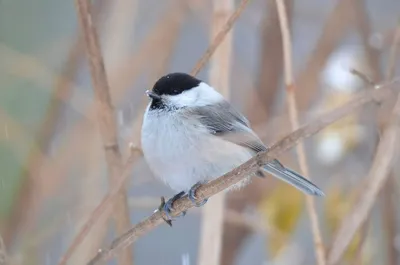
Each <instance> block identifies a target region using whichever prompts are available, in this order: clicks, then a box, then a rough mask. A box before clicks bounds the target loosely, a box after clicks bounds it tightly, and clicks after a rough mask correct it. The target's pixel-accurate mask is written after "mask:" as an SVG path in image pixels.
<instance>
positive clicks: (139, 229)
mask: <svg viewBox="0 0 400 265" xmlns="http://www.w3.org/2000/svg"><path fill="white" fill-rule="evenodd" d="M399 80H400V79H399V78H397V79H395V80H393V81H392V82H389V83H386V84H382V85H380V86H378V87H377V88H376V89H368V90H366V91H364V92H362V93H359V94H358V95H356V96H355V97H354V98H353V99H352V100H350V101H349V102H347V103H345V104H343V105H342V106H341V107H339V108H336V109H334V110H332V111H330V112H328V113H326V114H324V115H322V116H320V117H319V118H318V119H317V120H315V121H314V122H311V123H309V124H305V125H303V126H301V127H300V128H299V129H297V130H296V131H294V132H292V133H290V134H289V135H287V136H286V137H284V138H282V139H281V140H280V141H278V142H276V143H275V144H273V145H272V146H271V147H270V148H269V150H268V151H267V152H261V153H259V154H257V155H256V156H255V157H253V158H251V159H250V160H248V161H247V162H246V163H244V164H242V165H241V166H239V167H237V168H235V169H234V170H232V171H230V172H228V173H226V174H225V175H223V176H221V177H219V178H218V179H215V180H213V181H211V182H209V183H207V184H205V185H202V186H200V187H199V188H198V190H197V194H196V195H197V197H198V199H199V200H202V199H205V198H209V197H211V196H213V195H215V194H217V193H218V192H220V191H222V190H224V189H226V188H228V187H229V186H232V185H234V184H235V183H237V182H239V181H241V180H242V179H244V178H245V177H247V176H248V175H250V174H253V173H255V172H256V171H257V170H258V168H259V167H260V166H261V165H263V164H265V163H266V162H268V161H270V160H272V159H274V157H277V156H278V155H280V154H282V153H283V152H285V151H286V150H288V149H290V148H292V147H294V146H295V145H296V144H298V143H299V142H300V141H301V140H303V139H304V138H307V137H310V136H311V135H313V134H315V133H317V132H319V131H320V130H322V129H323V128H325V127H327V126H328V125H330V124H332V123H334V122H335V121H337V120H339V119H341V118H343V117H345V116H346V115H348V114H350V113H352V112H354V111H356V110H358V109H360V108H361V107H363V106H364V105H365V104H367V103H370V102H380V101H383V100H385V99H387V98H389V97H390V96H393V93H392V92H393V90H394V88H396V86H397V85H398V83H399ZM128 174H129V171H127V170H125V171H124V173H123V176H122V178H123V179H124V178H125V177H126V176H127V175H128ZM115 189H118V187H115V188H114V190H113V192H115ZM112 194H113V193H111V194H110V196H112ZM192 207H193V204H192V202H191V201H190V200H189V198H188V197H187V196H185V197H183V198H181V199H179V200H177V201H176V202H175V203H174V204H173V209H174V210H173V211H172V212H171V216H173V217H174V216H177V215H179V214H180V213H182V212H184V211H187V210H188V209H190V208H192ZM163 218H166V216H165V214H164V212H160V211H156V212H155V213H154V214H152V215H151V216H150V217H148V218H146V219H145V220H143V221H141V222H139V223H138V224H137V225H135V226H134V227H132V228H131V229H130V230H128V231H126V232H125V233H124V234H123V235H121V236H120V237H118V238H117V239H115V240H114V241H113V242H112V243H111V245H110V246H109V247H108V248H106V249H103V250H99V252H98V254H97V255H96V256H95V257H94V258H93V259H92V260H91V261H90V262H89V263H88V265H95V264H99V263H100V262H102V261H105V260H107V259H109V258H111V257H113V256H115V255H116V252H118V251H119V250H121V249H124V248H126V247H128V246H129V245H130V244H132V243H133V242H134V241H136V240H137V239H138V238H139V237H141V236H143V235H144V234H146V233H148V232H149V231H151V230H152V229H154V228H155V227H157V226H159V225H160V224H162V223H164V219H163Z"/></svg>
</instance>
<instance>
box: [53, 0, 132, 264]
mask: <svg viewBox="0 0 400 265" xmlns="http://www.w3.org/2000/svg"><path fill="white" fill-rule="evenodd" d="M75 5H76V9H77V13H78V18H79V21H80V26H81V29H82V33H83V36H84V40H85V46H86V53H87V58H88V61H89V66H90V72H91V76H92V84H93V89H94V95H95V100H96V107H97V115H98V123H99V129H100V134H101V136H102V140H103V145H104V148H105V155H106V161H107V165H108V171H109V178H110V182H111V183H113V182H115V181H116V180H117V178H118V177H119V176H120V175H121V173H122V170H123V164H122V156H121V152H120V150H119V146H118V132H117V123H116V121H115V117H114V110H113V106H112V103H111V97H110V88H109V85H108V80H107V76H106V72H105V67H104V62H103V58H102V55H101V50H100V45H99V40H98V36H97V32H96V29H95V26H94V24H93V20H92V10H91V4H90V2H89V1H88V0H76V1H75ZM116 200H117V202H116V204H115V209H114V221H115V223H116V229H117V233H119V234H120V233H123V231H124V230H126V229H127V228H128V227H129V226H130V219H129V207H128V202H127V198H126V192H125V190H124V189H121V190H120V192H119V194H118V196H117V197H116ZM72 249H73V248H72ZM70 253H72V252H70ZM64 257H68V256H67V255H66V256H64ZM118 258H119V259H118V260H119V264H121V265H132V264H133V258H132V253H131V251H130V249H126V250H125V251H123V252H122V253H121V255H120V256H119V257H118ZM66 260H67V259H64V262H63V260H62V261H61V262H60V264H64V263H65V262H66Z"/></svg>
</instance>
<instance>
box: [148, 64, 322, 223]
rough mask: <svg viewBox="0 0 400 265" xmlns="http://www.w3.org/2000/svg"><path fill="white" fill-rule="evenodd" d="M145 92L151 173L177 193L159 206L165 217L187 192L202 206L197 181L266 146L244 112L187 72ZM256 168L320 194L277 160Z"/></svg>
mask: <svg viewBox="0 0 400 265" xmlns="http://www.w3.org/2000/svg"><path fill="white" fill-rule="evenodd" d="M146 94H147V96H148V97H149V104H148V105H147V107H146V110H145V113H144V117H143V123H142V130H141V145H142V150H143V154H144V158H145V161H146V162H147V164H148V165H149V168H150V170H151V171H152V173H153V174H154V175H155V176H156V177H157V178H159V179H160V180H161V181H163V182H164V183H165V184H166V185H168V186H169V187H170V188H171V189H172V190H174V191H176V192H178V193H177V194H176V195H175V196H173V197H172V198H170V199H169V200H168V201H167V202H166V203H164V204H163V205H162V210H164V212H165V214H166V216H167V218H168V219H169V220H171V216H170V213H171V211H172V210H173V208H172V205H173V203H174V201H176V200H177V199H179V198H181V197H183V196H185V195H188V198H189V199H190V200H191V201H192V203H193V204H194V205H195V206H197V207H200V206H202V205H204V204H205V203H206V202H207V200H208V199H204V200H203V201H202V202H197V198H196V190H197V189H198V188H199V186H200V185H202V184H204V183H207V182H208V181H211V180H214V179H216V178H218V177H220V176H222V175H223V174H225V173H227V172H229V171H231V170H232V169H234V168H236V167H238V166H239V165H241V164H243V163H244V162H246V161H247V160H249V159H250V158H252V157H253V156H255V155H256V154H257V153H259V152H263V151H267V150H268V147H267V146H266V145H264V144H263V142H262V141H261V140H260V139H259V137H258V136H257V134H256V133H255V132H254V131H253V130H252V129H251V126H250V123H249V121H248V119H247V118H246V117H245V116H244V115H243V114H241V113H240V112H239V111H237V110H236V109H235V108H234V107H233V105H232V104H231V103H230V102H229V101H228V100H226V99H225V98H224V97H223V96H222V95H221V94H220V93H219V92H218V91H217V90H216V89H214V88H213V87H212V86H211V85H209V84H207V83H206V82H204V81H202V80H200V79H198V78H196V77H194V76H192V75H190V74H187V73H183V72H174V73H169V74H167V75H164V76H162V77H161V78H159V79H158V80H157V81H156V82H155V84H154V86H153V88H152V89H151V90H147V91H146ZM259 172H263V173H264V172H267V173H269V174H271V175H273V176H275V177H277V178H278V179H280V180H283V181H285V182H287V183H289V184H290V185H292V186H294V187H296V188H297V189H299V190H301V191H302V192H304V193H306V194H309V195H313V196H324V193H323V191H322V190H321V189H320V188H318V187H317V186H316V185H315V184H314V183H312V182H311V181H309V180H307V179H306V178H304V177H303V176H301V175H300V174H299V173H296V172H295V171H293V170H291V169H289V168H287V167H285V166H284V165H282V163H280V162H279V161H278V160H277V159H274V160H272V161H270V162H267V163H266V164H265V165H263V166H262V167H261V168H260V170H259ZM254 175H257V176H258V175H260V174H252V175H250V176H248V177H246V178H245V179H244V180H242V181H240V182H239V183H236V184H235V185H233V186H232V187H230V188H228V189H227V191H229V190H235V189H239V188H241V187H243V186H245V185H247V184H248V183H249V182H250V180H251V178H252V177H253V176H254Z"/></svg>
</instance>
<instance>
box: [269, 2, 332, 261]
mask: <svg viewBox="0 0 400 265" xmlns="http://www.w3.org/2000/svg"><path fill="white" fill-rule="evenodd" d="M276 6H277V9H278V15H279V22H280V28H281V32H282V47H283V57H284V66H285V67H284V69H285V70H284V72H285V85H286V99H287V108H288V112H289V117H290V124H291V127H292V130H295V129H297V128H298V127H299V113H298V108H297V102H296V94H295V85H294V80H293V63H292V41H291V38H290V30H289V22H288V19H287V11H286V6H285V3H284V1H283V0H276ZM303 92H304V90H303ZM296 152H297V157H298V160H299V165H300V171H301V173H302V174H303V175H304V176H305V177H306V178H309V177H310V170H309V169H308V163H307V156H306V152H305V149H304V145H303V143H302V142H301V143H299V144H298V145H297V146H296ZM306 205H307V211H308V215H309V217H310V224H311V231H312V235H313V239H314V247H315V259H316V261H317V264H318V265H325V264H326V260H325V249H324V246H323V241H322V235H321V229H320V225H319V220H318V215H317V210H316V207H315V201H314V197H311V196H307V197H306Z"/></svg>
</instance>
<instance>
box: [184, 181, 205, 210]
mask: <svg viewBox="0 0 400 265" xmlns="http://www.w3.org/2000/svg"><path fill="white" fill-rule="evenodd" d="M201 184H202V183H201V182H197V183H196V184H194V185H193V186H192V187H191V188H190V190H189V192H188V197H189V200H190V201H191V202H192V203H193V204H194V205H195V206H196V207H201V206H203V205H204V204H205V203H206V202H207V201H208V199H204V200H203V201H201V202H197V198H196V190H197V189H198V188H199V187H200V185H201Z"/></svg>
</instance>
